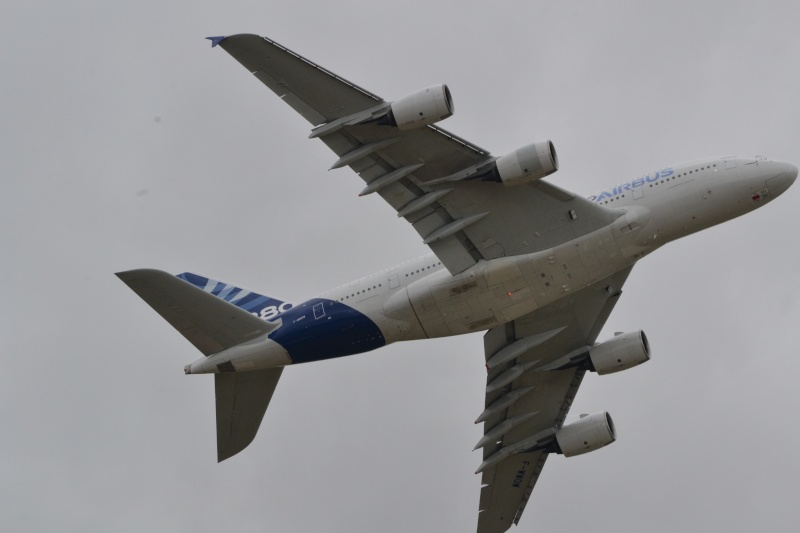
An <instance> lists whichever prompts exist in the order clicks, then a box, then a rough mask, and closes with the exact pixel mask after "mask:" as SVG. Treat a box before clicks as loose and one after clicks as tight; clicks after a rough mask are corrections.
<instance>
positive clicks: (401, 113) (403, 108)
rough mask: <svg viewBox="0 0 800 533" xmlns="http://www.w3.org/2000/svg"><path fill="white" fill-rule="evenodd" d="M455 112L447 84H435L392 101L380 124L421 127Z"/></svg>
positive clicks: (406, 127)
mask: <svg viewBox="0 0 800 533" xmlns="http://www.w3.org/2000/svg"><path fill="white" fill-rule="evenodd" d="M452 114H453V99H452V98H451V96H450V89H448V88H447V85H445V84H441V85H433V86H432V87H428V88H427V89H422V90H421V91H417V92H415V93H412V94H410V95H408V96H405V97H403V98H401V99H399V100H397V101H395V102H393V103H392V106H391V108H390V109H389V113H388V114H387V115H386V117H384V118H383V119H381V121H380V122H379V124H386V125H391V126H396V127H397V128H398V129H401V130H410V129H413V128H420V127H422V126H427V125H428V124H433V123H435V122H439V121H440V120H444V119H446V118H447V117H449V116H450V115H452Z"/></svg>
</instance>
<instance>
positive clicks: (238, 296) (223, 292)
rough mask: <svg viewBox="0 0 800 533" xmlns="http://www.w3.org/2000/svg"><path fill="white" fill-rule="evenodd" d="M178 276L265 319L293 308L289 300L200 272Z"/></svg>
mask: <svg viewBox="0 0 800 533" xmlns="http://www.w3.org/2000/svg"><path fill="white" fill-rule="evenodd" d="M178 277H179V278H180V279H182V280H183V281H186V282H188V283H191V284H192V285H194V286H195V287H197V288H199V289H203V290H204V291H206V292H208V293H210V294H213V295H214V296H216V297H218V298H222V299H223V300H225V301H226V302H230V303H232V304H233V305H235V306H236V307H239V308H241V309H244V310H245V311H247V312H249V313H252V314H254V315H256V316H257V317H259V318H263V319H264V320H270V319H272V318H274V317H276V316H278V315H279V314H280V313H283V312H284V311H286V310H288V309H291V308H292V304H291V303H289V302H286V301H283V300H279V299H277V298H273V297H272V296H265V295H263V294H258V293H257V292H253V291H251V290H248V289H244V288H242V287H237V286H235V285H231V284H230V283H225V282H224V281H218V280H215V279H211V278H207V277H205V276H201V275H199V274H193V273H191V272H184V273H183V274H178Z"/></svg>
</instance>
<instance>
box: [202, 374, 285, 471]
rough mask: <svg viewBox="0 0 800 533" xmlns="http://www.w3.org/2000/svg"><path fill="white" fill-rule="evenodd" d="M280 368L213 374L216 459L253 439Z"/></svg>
mask: <svg viewBox="0 0 800 533" xmlns="http://www.w3.org/2000/svg"><path fill="white" fill-rule="evenodd" d="M282 372H283V368H282V367H280V368H269V369H266V370H254V371H251V372H230V373H221V374H214V392H215V395H216V398H217V461H218V462H222V461H224V460H225V459H227V458H229V457H232V456H234V455H236V454H237V453H239V452H240V451H242V450H244V449H245V448H246V447H247V446H248V445H249V444H250V443H251V442H253V439H254V438H255V437H256V433H257V432H258V428H259V426H260V425H261V420H262V419H263V418H264V413H265V412H266V411H267V406H268V405H269V402H270V400H271V399H272V395H273V393H274V392H275V387H277V386H278V380H279V379H280V377H281V373H282Z"/></svg>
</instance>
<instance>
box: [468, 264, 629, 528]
mask: <svg viewBox="0 0 800 533" xmlns="http://www.w3.org/2000/svg"><path fill="white" fill-rule="evenodd" d="M631 268H632V267H631ZM631 268H628V269H626V270H624V271H622V272H619V273H617V274H615V275H613V276H611V277H609V278H606V279H604V280H601V281H598V282H597V283H595V284H593V285H592V286H590V287H588V288H586V289H583V290H581V291H577V292H576V293H575V294H574V295H573V296H572V297H569V298H564V299H563V300H561V301H560V302H558V303H557V304H555V305H554V306H549V307H547V308H546V309H543V310H542V311H534V312H533V313H530V314H528V315H526V316H524V317H522V318H520V319H517V320H515V321H513V322H509V323H507V324H504V325H502V326H498V327H497V328H494V329H491V330H489V331H488V332H487V333H486V335H485V336H484V348H485V352H486V360H487V367H488V368H490V370H489V375H488V377H487V394H486V410H485V411H484V413H482V414H481V416H480V417H479V421H483V422H484V439H482V442H481V443H479V444H483V443H484V442H488V443H487V444H485V446H484V448H483V459H484V463H483V464H482V465H481V467H480V468H479V470H481V469H482V472H481V475H482V488H481V497H480V504H479V508H480V512H479V515H478V533H500V532H503V531H506V530H507V529H508V528H509V527H511V525H512V524H517V523H518V522H519V519H520V517H521V516H522V512H523V511H524V510H525V505H526V504H527V502H528V499H529V498H530V495H531V492H532V491H533V488H534V486H535V485H536V481H537V479H538V478H539V474H540V473H541V471H542V467H543V466H544V463H545V460H546V459H547V455H548V449H552V448H549V446H548V445H549V444H550V443H552V441H553V440H554V436H555V432H556V431H557V430H558V429H560V428H561V426H562V425H563V423H564V419H565V417H566V416H567V412H568V411H569V408H570V405H571V404H572V401H573V399H574V398H575V394H576V393H577V392H578V387H579V386H580V384H581V380H582V379H583V375H584V373H585V370H584V369H583V368H582V367H581V366H574V365H575V363H576V362H578V361H579V360H580V359H581V358H585V357H586V352H587V350H586V349H587V348H588V347H591V346H592V345H593V344H594V342H595V340H596V339H597V336H598V335H599V334H600V330H601V329H602V328H603V325H604V324H605V322H606V320H607V319H608V316H609V315H610V314H611V311H612V310H613V308H614V305H615V304H616V302H617V300H619V297H620V295H621V290H620V289H621V287H622V285H623V284H624V283H625V280H626V279H627V277H628V274H629V273H630V270H631ZM519 340H524V342H525V343H527V345H528V346H529V348H528V349H527V350H524V351H522V352H521V353H519V354H518V355H517V356H516V357H514V358H513V359H511V360H508V361H506V362H500V363H497V362H495V361H498V359H497V357H498V356H500V358H501V359H502V358H503V356H502V353H501V351H502V350H503V348H506V347H508V346H510V345H511V344H512V343H514V342H516V341H519ZM506 353H508V352H506ZM515 368H516V369H525V372H524V373H523V374H521V375H520V376H519V377H517V378H515V379H512V380H511V381H509V382H508V383H506V384H502V386H501V387H500V388H497V389H496V390H493V382H494V383H495V384H497V383H502V381H504V379H503V376H504V375H505V376H512V377H513V375H514V369H515ZM498 378H500V382H497V381H496V380H497V379H498Z"/></svg>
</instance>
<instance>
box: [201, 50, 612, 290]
mask: <svg viewBox="0 0 800 533" xmlns="http://www.w3.org/2000/svg"><path fill="white" fill-rule="evenodd" d="M211 39H212V42H213V43H214V45H216V44H219V46H221V47H222V48H223V49H225V51H227V52H228V53H229V54H231V55H232V56H233V57H234V58H235V59H236V60H237V61H239V62H240V63H241V64H242V65H244V66H245V67H246V68H247V70H248V71H250V72H251V73H252V74H253V75H254V76H255V77H256V78H258V79H259V80H260V81H261V82H263V83H264V84H265V85H266V86H267V87H269V88H270V89H271V90H272V91H273V92H275V93H276V94H277V95H278V96H280V97H281V99H282V100H283V101H284V102H286V103H287V104H289V105H290V106H291V107H292V108H293V109H295V110H296V111H297V112H298V113H300V114H301V115H302V116H303V117H304V118H306V119H307V120H308V121H309V122H310V123H311V124H312V125H314V126H316V127H315V128H314V129H313V130H312V133H311V137H313V138H319V139H321V140H322V141H323V142H324V143H325V144H327V145H328V147H329V148H330V149H331V150H333V152H335V153H336V155H337V156H338V157H339V159H338V160H337V161H336V162H335V163H334V164H333V166H332V167H331V168H339V167H343V166H349V167H350V168H352V169H353V170H354V171H355V172H356V173H358V174H359V176H361V178H362V179H363V180H364V181H365V182H366V183H367V186H366V187H365V189H364V190H363V191H362V193H361V194H362V195H364V194H371V193H377V194H379V195H380V196H381V197H382V198H383V199H384V200H385V201H386V202H387V203H389V205H391V206H392V207H393V208H394V209H395V211H397V214H398V216H400V217H403V218H405V219H406V220H407V221H408V222H409V223H411V225H412V226H413V227H414V229H415V230H416V231H417V232H418V233H419V235H420V236H421V237H422V238H423V241H424V242H425V243H426V244H427V245H429V246H430V248H431V250H432V251H433V252H434V253H435V254H436V256H437V257H438V258H439V259H440V260H441V262H442V264H444V266H445V267H446V268H447V269H448V270H449V271H450V273H452V274H457V273H459V272H462V271H464V270H466V269H467V268H469V267H471V266H472V265H474V264H475V263H476V262H477V261H479V260H481V259H486V260H489V259H495V258H497V257H502V256H509V255H520V254H527V253H533V252H537V251H540V250H544V249H547V248H550V247H552V246H555V245H557V244H560V243H562V242H566V241H568V240H571V239H574V238H576V237H579V236H581V235H585V234H586V233H589V232H591V231H594V230H596V229H599V228H601V227H603V226H606V225H608V224H609V223H611V222H612V221H613V220H614V219H615V218H617V217H618V216H619V214H618V213H617V212H615V211H613V210H610V209H606V208H604V207H602V206H598V205H596V204H594V203H592V202H590V201H588V200H586V199H584V198H581V197H578V196H576V195H574V194H572V193H570V192H567V191H564V190H563V189H560V188H558V187H556V186H554V185H552V184H550V183H548V182H545V181H542V180H537V181H534V182H530V183H527V184H524V185H517V186H513V187H508V186H504V185H502V184H500V183H495V182H488V181H481V180H480V179H469V178H471V177H472V178H474V177H475V176H476V175H479V174H480V172H481V169H482V168H485V167H486V166H487V165H490V164H491V163H492V162H493V161H494V160H495V159H496V158H495V157H493V156H491V155H490V154H489V153H488V152H487V151H486V150H484V149H482V148H480V147H478V146H476V145H474V144H471V143H469V142H467V141H465V140H463V139H460V138H459V137H457V136H455V135H453V134H451V133H448V132H447V131H445V130H443V129H441V128H439V127H436V126H432V125H431V126H424V127H420V128H416V129H411V130H400V129H398V128H396V127H392V126H386V125H381V124H379V121H378V119H379V118H380V117H382V116H384V115H385V114H386V113H387V110H388V108H389V105H390V103H389V102H386V101H384V100H383V99H381V98H380V97H378V96H376V95H374V94H372V93H370V92H368V91H366V90H364V89H362V88H361V87H359V86H357V85H355V84H353V83H351V82H349V81H347V80H345V79H343V78H341V77H340V76H337V75H335V74H333V73H332V72H330V71H328V70H326V69H324V68H322V67H320V66H319V65H316V64H315V63H313V62H311V61H309V60H308V59H305V58H304V57H302V56H300V55H298V54H296V53H294V52H292V51H291V50H288V49H286V48H285V47H283V46H281V45H279V44H277V43H275V42H274V41H272V40H270V39H268V38H266V37H259V36H257V35H245V34H242V35H233V36H230V37H224V38H222V37H215V38H211Z"/></svg>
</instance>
